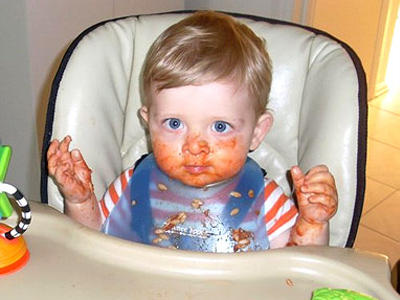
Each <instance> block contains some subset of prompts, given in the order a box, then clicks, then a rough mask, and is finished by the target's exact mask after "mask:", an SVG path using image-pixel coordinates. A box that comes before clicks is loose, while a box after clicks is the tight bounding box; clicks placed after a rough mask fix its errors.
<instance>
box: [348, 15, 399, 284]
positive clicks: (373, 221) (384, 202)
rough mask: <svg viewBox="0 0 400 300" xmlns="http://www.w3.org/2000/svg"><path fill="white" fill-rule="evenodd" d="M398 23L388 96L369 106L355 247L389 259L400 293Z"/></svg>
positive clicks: (394, 38) (389, 75)
mask: <svg viewBox="0 0 400 300" xmlns="http://www.w3.org/2000/svg"><path fill="white" fill-rule="evenodd" d="M396 23H397V24H396V28H395V32H394V37H393V41H392V48H391V53H390V58H389V64H388V69H387V75H386V82H387V83H388V86H389V92H388V93H386V94H384V95H382V96H380V97H377V98H376V99H372V100H371V101H369V103H368V110H369V111H368V149H367V187H366V191H365V200H364V208H363V213H362V216H361V222H360V227H359V230H358V235H357V238H356V242H355V245H354V247H355V248H360V249H364V250H370V251H374V252H379V253H382V254H385V255H387V256H388V257H389V261H390V264H391V266H392V277H393V280H392V281H393V284H394V285H395V286H397V290H398V291H400V284H399V282H400V280H399V279H397V280H396V278H400V274H398V273H399V270H400V132H399V129H400V80H399V79H398V78H399V76H400V18H398V19H397V22H396Z"/></svg>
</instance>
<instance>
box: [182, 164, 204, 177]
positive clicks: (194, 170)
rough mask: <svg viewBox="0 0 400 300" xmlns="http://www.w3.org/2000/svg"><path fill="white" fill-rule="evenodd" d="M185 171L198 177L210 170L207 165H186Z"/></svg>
mask: <svg viewBox="0 0 400 300" xmlns="http://www.w3.org/2000/svg"><path fill="white" fill-rule="evenodd" d="M184 168H185V170H186V171H187V172H189V173H190V174H193V175H197V174H201V173H204V172H206V171H207V170H208V169H209V166H207V165H185V166H184Z"/></svg>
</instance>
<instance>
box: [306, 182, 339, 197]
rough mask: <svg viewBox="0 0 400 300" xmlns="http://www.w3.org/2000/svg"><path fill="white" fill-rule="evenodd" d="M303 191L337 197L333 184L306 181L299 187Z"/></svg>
mask: <svg viewBox="0 0 400 300" xmlns="http://www.w3.org/2000/svg"><path fill="white" fill-rule="evenodd" d="M300 190H301V192H303V193H310V194H315V195H319V194H322V195H326V196H328V197H333V198H337V191H336V188H335V186H334V185H330V184H326V183H321V182H316V183H307V184H305V185H303V186H301V188H300Z"/></svg>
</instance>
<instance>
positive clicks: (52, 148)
mask: <svg viewBox="0 0 400 300" xmlns="http://www.w3.org/2000/svg"><path fill="white" fill-rule="evenodd" d="M59 144H60V142H59V141H58V140H53V141H52V142H51V143H50V146H49V149H48V150H47V159H48V160H49V159H50V157H51V156H52V155H54V154H56V153H57V150H58V146H59Z"/></svg>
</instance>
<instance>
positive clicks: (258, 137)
mask: <svg viewBox="0 0 400 300" xmlns="http://www.w3.org/2000/svg"><path fill="white" fill-rule="evenodd" d="M273 121H274V118H273V117H272V115H271V113H270V112H268V111H266V112H264V113H263V114H262V115H261V116H259V117H258V120H257V123H256V126H255V127H254V131H253V137H252V140H251V144H250V151H253V150H256V149H257V147H258V146H260V144H261V142H262V141H263V139H264V137H265V136H266V135H267V133H268V131H269V130H270V128H271V126H272V123H273Z"/></svg>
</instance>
